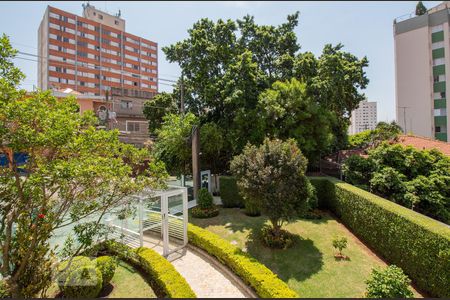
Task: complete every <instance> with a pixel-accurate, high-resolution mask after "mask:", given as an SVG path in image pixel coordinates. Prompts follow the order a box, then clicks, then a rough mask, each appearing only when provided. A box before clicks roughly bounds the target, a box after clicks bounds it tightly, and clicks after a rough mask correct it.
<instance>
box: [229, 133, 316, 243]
mask: <svg viewBox="0 0 450 300" xmlns="http://www.w3.org/2000/svg"><path fill="white" fill-rule="evenodd" d="M307 163H308V162H307V159H306V158H305V157H304V156H303V154H302V152H301V150H300V149H299V148H298V147H297V144H296V142H295V140H292V139H291V140H288V141H285V142H283V141H281V140H278V139H275V140H270V139H268V138H266V139H264V142H263V144H262V145H261V146H259V147H256V146H254V145H247V146H246V147H245V149H244V151H243V152H242V154H240V155H238V156H235V157H234V158H233V160H232V161H231V165H230V170H231V171H232V172H233V173H234V174H235V176H236V178H237V185H238V187H239V191H240V192H241V193H242V195H243V196H244V199H245V201H246V207H247V201H251V202H252V203H254V204H255V206H256V207H257V208H258V210H260V211H261V212H262V213H264V214H265V215H267V216H268V219H269V221H270V223H271V225H272V230H273V234H274V235H275V236H279V235H280V230H281V227H282V226H283V224H284V223H285V222H288V221H289V220H291V219H292V218H295V217H298V216H299V215H301V214H302V213H304V212H306V211H307V209H308V206H309V201H310V198H312V197H313V194H312V192H313V189H312V188H311V187H310V186H309V181H308V179H307V178H306V176H305V171H306V165H307Z"/></svg>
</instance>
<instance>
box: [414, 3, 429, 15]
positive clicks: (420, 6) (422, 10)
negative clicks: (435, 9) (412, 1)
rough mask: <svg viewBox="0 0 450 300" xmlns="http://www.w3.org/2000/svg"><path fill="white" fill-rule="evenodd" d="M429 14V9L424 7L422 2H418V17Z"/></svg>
mask: <svg viewBox="0 0 450 300" xmlns="http://www.w3.org/2000/svg"><path fill="white" fill-rule="evenodd" d="M426 13H427V8H426V7H425V5H423V3H422V1H419V2H417V5H416V16H421V15H424V14H426Z"/></svg>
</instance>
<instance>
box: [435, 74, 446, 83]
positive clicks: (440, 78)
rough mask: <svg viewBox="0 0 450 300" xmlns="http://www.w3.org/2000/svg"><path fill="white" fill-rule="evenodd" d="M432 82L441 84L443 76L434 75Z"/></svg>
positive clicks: (443, 79)
mask: <svg viewBox="0 0 450 300" xmlns="http://www.w3.org/2000/svg"><path fill="white" fill-rule="evenodd" d="M433 78H434V82H442V81H445V74H443V75H434V77H433Z"/></svg>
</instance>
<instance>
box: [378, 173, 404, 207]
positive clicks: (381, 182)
mask: <svg viewBox="0 0 450 300" xmlns="http://www.w3.org/2000/svg"><path fill="white" fill-rule="evenodd" d="M405 182H406V176H405V175H403V174H402V173H400V172H398V171H397V170H396V169H394V168H391V167H383V168H382V169H380V170H379V171H377V172H374V173H373V175H372V179H370V191H371V192H373V193H375V194H377V195H380V196H382V197H386V198H388V199H389V200H392V201H394V202H396V203H400V204H402V202H403V197H404V195H405V192H406V184H405Z"/></svg>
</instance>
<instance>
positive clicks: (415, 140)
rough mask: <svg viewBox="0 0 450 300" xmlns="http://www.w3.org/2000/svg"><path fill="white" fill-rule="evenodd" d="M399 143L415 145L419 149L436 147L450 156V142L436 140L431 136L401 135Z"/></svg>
mask: <svg viewBox="0 0 450 300" xmlns="http://www.w3.org/2000/svg"><path fill="white" fill-rule="evenodd" d="M397 143H398V144H401V145H404V146H413V147H414V148H416V149H418V150H425V149H433V148H435V149H438V150H439V151H441V152H442V153H444V154H445V155H447V156H450V143H446V142H442V141H436V140H433V139H431V138H426V137H422V136H416V135H400V136H399V137H398V142H397Z"/></svg>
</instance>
